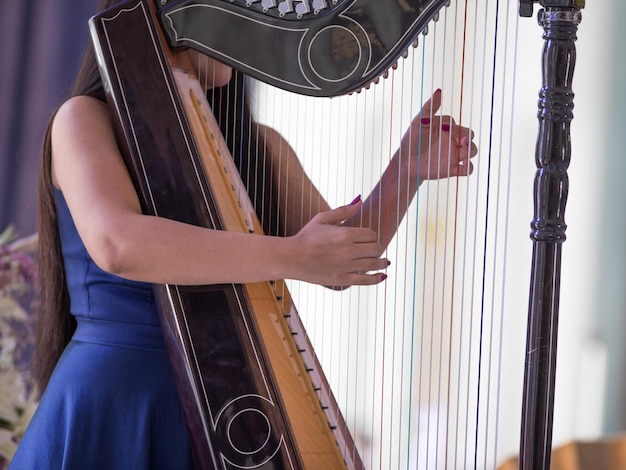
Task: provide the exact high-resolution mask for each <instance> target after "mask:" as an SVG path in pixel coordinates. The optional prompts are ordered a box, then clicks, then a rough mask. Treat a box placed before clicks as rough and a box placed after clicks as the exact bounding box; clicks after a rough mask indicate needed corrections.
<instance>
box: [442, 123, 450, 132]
mask: <svg viewBox="0 0 626 470" xmlns="http://www.w3.org/2000/svg"><path fill="white" fill-rule="evenodd" d="M441 130H442V131H444V132H449V131H450V124H447V123H445V122H444V123H443V124H442V125H441Z"/></svg>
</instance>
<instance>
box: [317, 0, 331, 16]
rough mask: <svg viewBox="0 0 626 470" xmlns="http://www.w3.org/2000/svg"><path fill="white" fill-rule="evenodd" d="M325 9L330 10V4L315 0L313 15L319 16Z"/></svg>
mask: <svg viewBox="0 0 626 470" xmlns="http://www.w3.org/2000/svg"><path fill="white" fill-rule="evenodd" d="M324 8H328V2H327V1H326V0H313V13H315V14H316V15H317V14H318V13H319V12H320V11H322V10H323V9H324Z"/></svg>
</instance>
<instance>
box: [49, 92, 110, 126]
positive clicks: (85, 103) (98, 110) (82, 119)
mask: <svg viewBox="0 0 626 470" xmlns="http://www.w3.org/2000/svg"><path fill="white" fill-rule="evenodd" d="M97 121H101V122H102V123H105V122H106V123H107V124H109V125H110V123H111V118H110V114H109V111H108V108H107V106H106V104H105V103H103V102H102V101H100V100H98V99H96V98H92V97H90V96H74V97H72V98H70V99H68V100H67V101H66V102H65V103H63V104H62V105H61V106H60V107H59V109H58V111H57V113H56V115H55V117H54V123H53V132H54V130H55V128H56V129H62V128H64V127H65V126H68V125H69V126H74V125H79V124H81V123H83V124H94V123H95V122H97Z"/></svg>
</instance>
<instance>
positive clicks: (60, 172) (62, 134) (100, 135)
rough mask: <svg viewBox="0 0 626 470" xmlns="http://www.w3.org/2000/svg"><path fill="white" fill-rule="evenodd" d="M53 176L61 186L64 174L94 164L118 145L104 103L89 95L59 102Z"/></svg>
mask: <svg viewBox="0 0 626 470" xmlns="http://www.w3.org/2000/svg"><path fill="white" fill-rule="evenodd" d="M51 143H52V180H53V182H54V183H55V185H57V187H62V186H63V180H64V176H67V175H73V174H75V173H77V172H79V171H84V170H85V169H87V168H85V165H90V167H91V168H95V165H101V164H104V162H105V159H106V160H109V161H110V160H111V159H110V158H108V157H113V158H114V159H117V158H118V155H119V149H118V147H117V142H116V140H115V133H114V129H113V124H112V120H111V115H110V113H109V110H108V107H107V106H106V104H105V103H103V102H101V101H99V100H97V99H95V98H91V97H88V96H76V97H73V98H70V99H69V100H67V101H66V102H65V103H63V104H62V105H61V107H60V108H59V109H58V111H57V114H56V115H55V117H54V121H53V123H52V133H51Z"/></svg>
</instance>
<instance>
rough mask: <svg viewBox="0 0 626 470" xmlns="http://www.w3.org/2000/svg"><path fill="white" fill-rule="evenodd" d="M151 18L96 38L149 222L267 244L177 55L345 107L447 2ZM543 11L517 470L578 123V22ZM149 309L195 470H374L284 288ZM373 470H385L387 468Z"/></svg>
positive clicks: (350, 0)
mask: <svg viewBox="0 0 626 470" xmlns="http://www.w3.org/2000/svg"><path fill="white" fill-rule="evenodd" d="M154 3H156V4H158V5H157V6H155V4H154ZM154 3H153V1H152V0H128V1H125V2H122V3H120V4H119V5H118V6H116V7H114V8H112V9H110V10H108V11H106V12H103V13H101V14H99V15H97V16H96V17H94V18H93V19H92V20H91V23H90V27H91V30H92V37H93V39H94V44H95V47H96V52H97V55H98V59H99V63H100V66H101V74H102V76H103V80H104V82H105V88H106V90H107V94H108V99H109V104H110V107H111V109H112V112H113V115H114V117H115V118H116V121H117V122H116V124H117V126H118V129H117V130H118V140H119V142H120V147H121V149H122V152H123V154H124V157H125V159H126V163H127V165H128V167H129V171H130V173H131V176H132V177H133V179H134V183H135V186H136V189H137V192H138V194H139V196H140V199H141V201H142V205H143V210H144V211H145V213H147V214H151V215H154V216H160V217H168V218H172V219H176V220H180V221H183V222H186V223H190V224H195V225H202V226H206V227H210V228H214V229H220V230H232V231H243V232H250V233H261V227H260V224H259V222H258V220H257V217H256V215H255V212H254V208H253V207H252V204H251V203H250V201H249V200H248V199H247V198H246V197H242V194H245V191H242V190H241V188H242V186H243V183H242V182H241V179H240V177H239V175H238V174H237V170H236V168H235V166H234V164H233V162H232V159H231V157H230V156H229V155H228V151H227V149H226V145H225V143H224V141H223V139H222V136H221V135H220V131H219V128H218V126H217V124H216V123H215V120H214V118H213V115H212V113H211V110H210V109H209V107H208V105H207V103H206V99H205V97H204V96H203V91H202V89H201V87H200V86H199V84H198V82H197V80H196V79H195V77H194V76H193V73H192V72H191V67H190V63H189V61H188V58H187V56H186V54H185V53H180V52H177V50H176V47H177V46H188V47H193V48H195V49H197V50H199V51H201V52H204V53H207V54H208V55H211V56H214V57H215V58H217V59H218V60H220V61H222V62H224V63H227V64H228V65H231V66H232V67H233V68H236V69H238V70H241V71H243V72H244V73H246V74H249V75H251V76H253V77H255V78H257V79H259V80H261V81H264V82H267V83H269V84H271V85H274V86H277V87H280V88H283V89H285V90H288V91H291V92H295V93H298V94H302V95H310V96H338V95H344V94H346V93H351V92H354V91H358V90H360V89H362V88H363V87H368V86H369V84H370V83H371V82H373V81H376V80H377V79H378V77H379V76H380V75H381V74H383V73H384V72H385V71H386V70H388V69H389V68H390V67H392V66H393V65H394V63H395V62H396V61H397V60H398V58H399V57H400V56H401V55H402V54H403V53H404V51H405V50H406V49H407V48H409V47H410V46H411V45H412V44H413V43H414V42H415V41H416V39H417V37H418V35H419V34H420V33H421V32H422V31H423V30H424V29H425V28H426V27H427V26H428V24H429V22H431V20H433V19H434V18H436V17H437V16H438V15H439V14H440V12H441V11H442V9H443V8H444V6H446V4H447V3H448V2H446V1H445V0H389V1H387V0H337V1H326V0H298V1H289V0H288V1H278V0H248V1H244V0H234V1H233V0H231V1H223V0H203V1H192V0H171V1H162V2H154ZM541 3H542V5H543V6H546V7H547V10H548V13H547V14H546V15H545V16H544V17H542V18H547V19H545V24H544V28H545V29H546V31H548V32H547V33H546V41H547V44H549V46H548V47H546V50H545V51H544V59H545V60H544V88H543V89H542V92H541V97H542V101H541V102H540V114H539V118H540V132H539V139H538V146H537V166H538V176H537V187H538V192H537V196H536V205H535V216H536V220H534V221H533V241H534V247H535V254H534V256H535V258H534V260H533V273H532V279H533V280H532V284H531V299H530V313H529V333H528V358H529V359H528V362H527V365H526V383H525V387H524V393H525V401H524V409H523V412H522V414H523V429H522V449H521V455H522V461H523V462H524V463H523V468H548V467H549V453H550V427H551V420H552V414H551V408H552V402H551V400H552V396H553V388H554V362H555V360H556V354H555V350H556V326H555V325H556V318H557V316H558V280H559V270H560V244H561V243H562V242H563V240H564V238H565V237H564V230H565V228H564V227H565V226H564V223H563V219H562V217H563V212H564V206H565V200H566V195H567V194H566V189H567V184H566V173H565V172H566V169H567V164H568V163H569V151H570V148H569V141H568V136H569V122H570V121H571V112H565V113H562V112H561V111H559V110H563V109H565V110H566V111H567V110H571V104H572V100H573V94H571V93H569V92H571V73H572V72H573V64H574V60H573V59H572V51H573V41H574V39H575V36H574V35H575V29H576V26H577V24H578V22H579V16H577V12H578V10H579V9H580V8H581V5H580V1H578V2H577V0H571V1H569V0H554V2H551V1H550V0H544V1H542V2H541ZM498 4H499V3H498ZM552 4H554V5H552ZM529 10H530V12H532V2H530V1H527V0H526V1H522V2H521V3H520V12H521V13H523V14H527V13H528V12H529ZM562 11H565V13H562ZM494 70H495V67H494ZM554 90H559V91H558V92H556V93H555V92H554ZM563 90H565V92H564V93H561V91H563ZM492 94H493V90H492ZM557 160H558V161H559V162H560V163H559V162H557ZM563 189H565V192H564V191H563ZM545 279H550V280H551V281H550V282H549V283H548V282H547V281H545ZM539 284H540V285H541V286H542V287H541V288H538V287H537V286H538V285H539ZM548 284H549V285H548ZM155 292H156V296H157V300H158V303H159V305H160V314H161V322H162V324H163V328H164V332H165V337H166V342H167V344H168V349H169V351H170V356H171V359H172V363H173V365H174V370H175V375H176V377H177V382H178V386H179V392H180V395H181V399H182V403H183V408H184V411H185V416H186V419H187V424H188V428H189V431H190V435H191V438H192V442H193V448H194V449H193V450H194V456H195V458H196V462H197V464H198V467H199V468H202V469H204V468H210V469H212V468H216V469H217V468H219V469H222V468H223V469H235V468H267V469H270V468H278V469H283V468H294V469H295V468H306V469H338V468H349V469H360V468H365V465H364V463H363V460H362V458H361V456H360V455H359V449H358V446H357V445H355V442H354V439H353V438H352V437H351V434H350V432H349V429H348V428H349V426H348V425H347V424H346V421H345V420H344V418H343V416H342V412H341V411H340V406H339V405H338V403H337V400H336V399H335V397H334V396H333V393H332V391H331V388H330V386H329V383H328V381H327V380H326V378H325V376H324V372H323V370H322V368H321V366H320V363H319V361H318V359H317V358H316V356H315V354H314V352H313V348H312V346H311V342H310V341H309V340H308V338H307V333H306V332H305V329H304V327H303V325H302V322H301V321H300V319H299V317H298V314H297V312H296V310H295V307H294V305H293V303H292V301H291V297H290V295H289V293H288V291H287V289H286V287H285V284H284V283H283V282H282V281H276V282H268V283H259V284H253V285H219V286H194V287H181V286H171V285H168V286H159V287H157V288H155ZM207 312H210V314H207ZM481 328H482V325H481ZM546 341H547V343H548V344H546V343H545V342H546ZM538 342H539V343H541V344H539V345H538ZM481 352H482V350H481ZM450 361H452V359H450ZM468 363H469V362H468ZM479 368H480V366H479ZM382 380H384V377H383V379H382ZM468 388H469V385H468ZM448 393H449V392H448ZM479 395H480V392H479ZM488 396H489V394H487V397H488ZM487 399H488V398H487ZM482 400H483V401H485V400H486V399H485V398H482ZM479 414H480V412H477V413H476V415H477V417H476V421H477V422H478V420H479V416H478V415H479ZM446 419H447V418H446ZM437 422H439V421H437ZM466 426H467V423H466ZM382 432H383V431H382V426H381V433H382ZM434 438H438V436H435V437H434ZM434 438H433V439H434ZM404 439H405V440H406V439H408V438H407V437H406V436H404ZM442 439H443V438H442ZM445 439H446V440H448V439H450V441H451V442H452V441H453V440H454V439H451V438H450V437H449V436H446V438H445ZM428 440H429V441H430V438H429V439H428ZM452 445H454V443H453V444H452ZM473 445H475V446H476V447H478V443H474V444H473ZM445 462H446V463H449V462H448V460H447V458H446V461H445ZM450 462H451V461H450ZM377 464H380V466H381V468H385V463H383V462H382V458H381V461H380V462H377ZM440 464H441V465H446V464H444V463H442V462H440ZM474 464H475V467H476V466H477V465H476V459H474ZM450 465H453V464H452V463H450Z"/></svg>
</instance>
